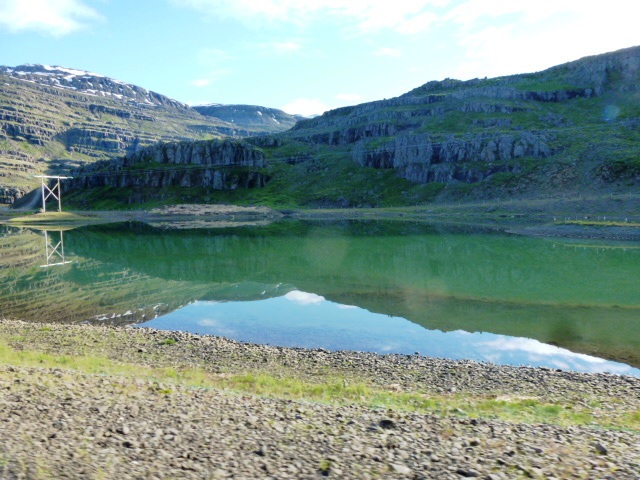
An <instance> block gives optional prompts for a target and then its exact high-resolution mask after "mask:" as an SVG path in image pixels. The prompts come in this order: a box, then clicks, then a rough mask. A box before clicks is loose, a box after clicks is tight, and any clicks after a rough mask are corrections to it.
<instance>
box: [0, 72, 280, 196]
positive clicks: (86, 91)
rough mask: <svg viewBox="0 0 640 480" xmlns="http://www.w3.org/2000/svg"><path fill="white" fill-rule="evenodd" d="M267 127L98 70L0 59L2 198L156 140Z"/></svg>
mask: <svg viewBox="0 0 640 480" xmlns="http://www.w3.org/2000/svg"><path fill="white" fill-rule="evenodd" d="M265 131H269V129H268V128H266V127H263V126H261V127H260V128H257V129H252V128H251V127H248V128H246V127H244V126H243V125H238V124H233V123H229V122H225V121H223V120H220V119H219V118H215V117H211V116H203V115H201V114H200V113H199V112H197V111H196V110H194V109H192V108H191V107H189V106H188V105H185V104H183V103H180V102H178V101H176V100H173V99H170V98H168V97H166V96H164V95H160V94H158V93H155V92H152V91H149V90H147V89H145V88H142V87H138V86H135V85H131V84H128V83H125V82H122V81H119V80H114V79H112V78H108V77H105V76H103V75H100V74H96V73H91V72H86V71H83V70H75V69H70V68H64V67H58V66H54V67H52V66H48V65H20V66H17V67H6V66H0V203H14V202H15V201H16V200H17V199H19V198H20V197H22V196H23V195H24V194H25V193H27V192H28V191H30V190H32V189H33V188H34V187H35V186H37V185H38V184H39V180H36V179H34V178H33V175H34V174H42V173H46V174H54V175H56V174H67V173H69V171H70V170H71V169H73V168H77V167H78V166H80V165H84V164H87V163H91V162H94V161H96V160H106V159H111V158H117V157H121V156H123V155H126V154H130V153H133V152H135V151H137V150H139V149H141V148H144V147H147V146H150V145H153V144H156V143H158V142H172V141H183V140H206V139H212V138H222V137H226V136H233V137H238V136H249V135H257V134H261V133H264V132H265Z"/></svg>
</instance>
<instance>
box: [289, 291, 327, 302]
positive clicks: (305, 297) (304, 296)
mask: <svg viewBox="0 0 640 480" xmlns="http://www.w3.org/2000/svg"><path fill="white" fill-rule="evenodd" d="M284 298H286V299H287V300H291V301H292V302H294V303H298V304H300V305H315V304H318V303H322V302H324V301H325V300H324V297H321V296H320V295H316V294H315V293H307V292H301V291H299V290H293V291H291V292H289V293H287V294H286V295H285V296H284Z"/></svg>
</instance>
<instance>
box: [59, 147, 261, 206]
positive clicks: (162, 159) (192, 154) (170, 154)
mask: <svg viewBox="0 0 640 480" xmlns="http://www.w3.org/2000/svg"><path fill="white" fill-rule="evenodd" d="M265 167H266V160H265V156H264V154H263V153H262V151H260V150H258V149H257V148H255V147H253V146H252V145H249V144H247V143H245V142H242V141H239V140H231V139H227V140H209V141H200V142H174V143H160V144H157V145H154V146H152V147H147V148H144V149H141V150H139V151H137V152H135V153H132V154H131V155H128V156H124V157H121V158H117V159H114V160H111V161H101V162H96V163H94V164H91V165H89V166H86V167H84V168H81V169H79V170H76V171H74V172H73V177H74V178H73V180H71V181H67V182H66V183H65V185H64V189H65V191H66V192H67V193H72V194H73V193H74V192H81V193H82V192H86V191H87V190H90V189H94V188H97V187H110V188H121V189H129V190H130V189H134V190H131V191H132V192H135V194H136V199H137V200H138V201H144V200H147V199H149V198H154V195H155V194H157V193H158V192H159V190H158V189H163V188H166V187H182V188H191V187H195V188H198V187H199V188H204V189H211V190H235V189H238V188H259V187H262V186H264V184H265V182H266V179H267V177H266V175H265V173H264V168H265ZM136 189H137V190H136ZM141 189H151V192H149V193H148V194H143V195H142V196H141V194H140V190H141ZM154 190H155V191H154ZM72 198H73V197H72ZM128 198H129V200H131V198H132V197H128Z"/></svg>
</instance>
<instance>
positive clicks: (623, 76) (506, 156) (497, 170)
mask: <svg viewBox="0 0 640 480" xmlns="http://www.w3.org/2000/svg"><path fill="white" fill-rule="evenodd" d="M639 100H640V47H633V48H629V49H625V50H621V51H618V52H612V53H609V54H604V55H598V56H593V57H587V58H583V59H580V60H577V61H575V62H571V63H567V64H564V65H560V66H557V67H553V68H550V69H548V70H545V71H542V72H538V73H531V74H522V75H513V76H508V77H500V78H493V79H486V78H485V79H473V80H469V81H460V80H453V79H445V80H443V81H431V82H428V83H426V84H424V85H422V86H421V87H418V88H416V89H414V90H412V91H410V92H408V93H406V94H404V95H401V96H400V97H397V98H392V99H387V100H381V101H377V102H371V103H366V104H362V105H356V106H352V107H345V108H340V109H336V110H332V111H329V112H326V113H324V114H323V115H322V116H319V117H316V118H313V119H307V120H302V121H299V122H298V123H297V124H296V125H295V126H294V127H293V128H292V129H291V130H290V131H288V132H286V133H284V134H281V135H280V136H279V137H278V139H277V140H278V141H279V142H280V144H281V145H282V146H281V147H277V146H275V147H273V148H269V150H270V151H271V152H272V153H271V155H272V156H273V157H276V158H277V157H284V158H285V160H287V159H288V158H293V157H294V155H292V154H291V151H292V145H297V146H296V147H295V149H294V150H297V152H296V153H297V156H298V157H299V158H301V154H302V153H304V152H305V150H306V151H307V152H312V151H314V149H315V151H321V152H324V154H320V156H322V155H324V156H325V158H327V159H329V158H331V159H333V158H335V157H337V156H343V157H345V158H350V159H351V160H352V161H354V162H355V163H356V164H357V165H360V166H363V167H372V168H375V169H379V170H392V171H394V172H396V173H397V174H398V176H400V177H401V178H404V179H407V180H409V181H411V182H415V183H419V184H440V185H443V186H449V187H452V188H448V191H449V192H451V191H452V190H453V191H458V193H460V192H463V191H464V192H470V191H472V190H473V188H470V187H465V188H464V189H462V190H461V189H460V188H457V187H456V186H457V185H476V184H482V191H483V193H482V196H486V195H487V193H488V190H493V193H492V194H493V195H496V196H499V195H504V194H520V193H523V192H528V193H533V192H534V191H535V190H538V191H551V190H553V189H557V188H572V189H581V188H593V186H594V184H595V185H596V186H599V187H603V188H608V187H611V186H615V187H620V188H621V189H623V190H624V188H625V187H628V186H630V185H633V184H635V183H636V182H640V159H638V156H637V144H638V143H637V142H638V140H640V135H639V133H638V126H639V125H640V107H639V106H638V105H640V103H639V102H638V101H639ZM261 145H262V146H265V147H269V145H268V144H266V143H265V142H264V141H262V143H261ZM279 152H286V153H285V154H283V155H281V154H280V153H279ZM328 152H331V153H328ZM320 156H317V155H316V157H317V160H318V161H320V162H321V158H320ZM331 161H333V160H331ZM313 168H317V165H315V166H314V167H313ZM612 172H615V173H612ZM487 182H489V184H488V183H487ZM622 182H624V183H622ZM489 194H490V195H491V193H490V192H489Z"/></svg>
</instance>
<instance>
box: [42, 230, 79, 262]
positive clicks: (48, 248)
mask: <svg viewBox="0 0 640 480" xmlns="http://www.w3.org/2000/svg"><path fill="white" fill-rule="evenodd" d="M43 233H44V251H45V259H46V263H45V264H44V265H40V267H43V268H46V267H56V266H60V265H66V264H67V263H72V262H71V260H66V258H65V255H64V232H63V231H62V230H44V231H43Z"/></svg>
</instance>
